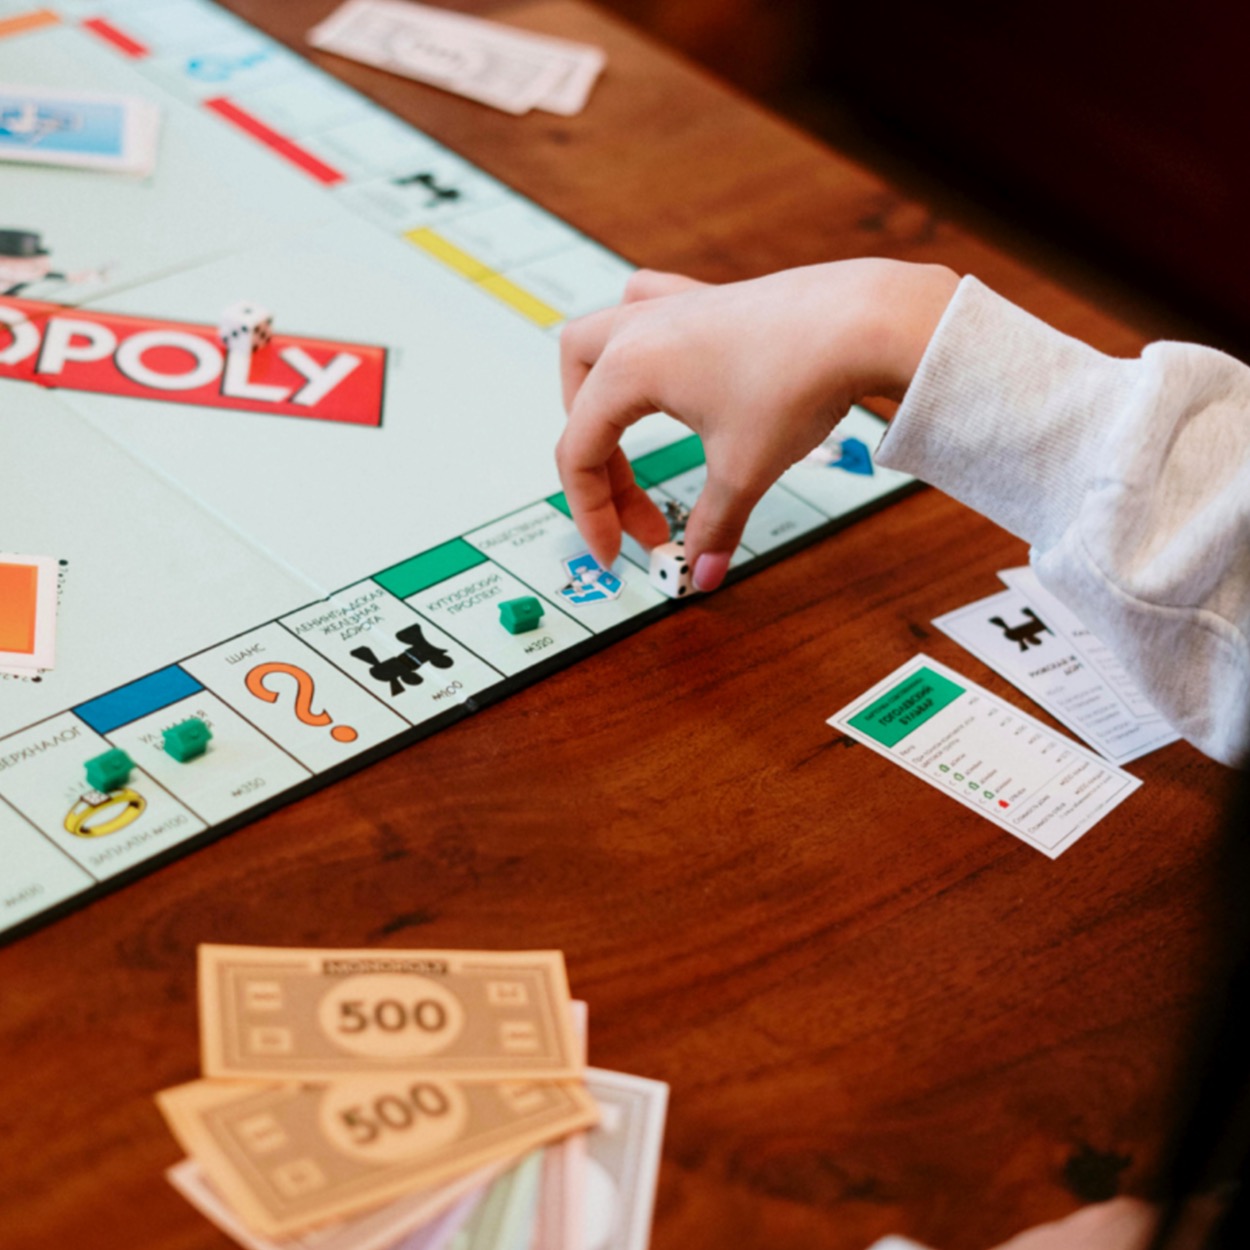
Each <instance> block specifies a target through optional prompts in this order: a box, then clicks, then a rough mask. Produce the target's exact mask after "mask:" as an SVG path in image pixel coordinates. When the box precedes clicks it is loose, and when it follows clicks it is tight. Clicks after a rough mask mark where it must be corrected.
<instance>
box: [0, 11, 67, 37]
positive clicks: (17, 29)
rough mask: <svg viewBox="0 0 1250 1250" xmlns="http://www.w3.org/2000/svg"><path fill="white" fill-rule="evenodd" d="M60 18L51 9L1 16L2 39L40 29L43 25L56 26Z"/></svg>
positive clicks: (0, 30)
mask: <svg viewBox="0 0 1250 1250" xmlns="http://www.w3.org/2000/svg"><path fill="white" fill-rule="evenodd" d="M60 20H61V19H60V18H59V17H57V15H56V14H55V13H53V12H52V10H51V9H35V10H33V11H32V12H30V13H19V14H18V15H17V16H16V17H0V39H7V38H8V37H9V36H10V35H21V34H24V33H25V32H26V31H28V30H38V29H39V28H40V27H41V26H56V25H57V24H58V23H59V22H60Z"/></svg>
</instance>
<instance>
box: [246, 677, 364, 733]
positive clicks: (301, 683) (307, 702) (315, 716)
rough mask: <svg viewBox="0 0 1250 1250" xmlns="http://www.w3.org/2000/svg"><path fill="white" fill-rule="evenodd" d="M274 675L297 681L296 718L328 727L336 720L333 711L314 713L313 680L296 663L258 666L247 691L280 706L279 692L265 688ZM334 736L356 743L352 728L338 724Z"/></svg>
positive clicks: (310, 723) (309, 723) (249, 681)
mask: <svg viewBox="0 0 1250 1250" xmlns="http://www.w3.org/2000/svg"><path fill="white" fill-rule="evenodd" d="M271 673H284V674H285V675H286V676H287V677H290V678H292V679H293V680H294V682H295V715H296V717H297V718H298V719H299V720H301V721H303V723H304V724H305V725H328V724H330V723H331V720H332V717H331V716H330V713H329V712H314V711H313V710H312V701H313V692H314V689H315V687H314V686H313V679H312V678H311V677H310V676H309V675H308V674H307V673H306V672H304V670H303V669H302V668H296V666H295V665H294V664H277V663H274V664H258V665H257V666H256V667H255V668H254V669H252V671H251V672H250V673H248V675H247V688H248V690H249V691H250V692H251V693H252V694H254V695H255V696H256V697H257V698H258V699H261V700H263V701H264V702H265V703H277V701H278V692H277V691H276V690H271V689H270V688H269V687H268V686H266V685H265V678H266V677H268V676H269V675H270V674H271ZM330 737H331V738H333V739H334V740H335V742H354V741H355V740H356V737H357V734H356V731H355V730H354V729H353V728H352V727H351V726H350V725H335V726H334V728H333V729H331V730H330Z"/></svg>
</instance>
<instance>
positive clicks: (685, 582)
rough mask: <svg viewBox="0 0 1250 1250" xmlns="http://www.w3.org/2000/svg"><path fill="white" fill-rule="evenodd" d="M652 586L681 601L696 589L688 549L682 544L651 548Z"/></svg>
mask: <svg viewBox="0 0 1250 1250" xmlns="http://www.w3.org/2000/svg"><path fill="white" fill-rule="evenodd" d="M651 585H652V586H654V587H655V588H656V590H658V591H659V592H660V593H661V594H662V595H667V596H668V597H669V598H670V599H680V598H682V596H684V595H688V594H690V592H691V591H692V590H693V589H694V583H693V581H692V580H691V574H690V565H689V564H688V563H687V562H686V549H685V547H684V546H682V544H681V543H661V544H660V545H659V546H658V547H652V548H651Z"/></svg>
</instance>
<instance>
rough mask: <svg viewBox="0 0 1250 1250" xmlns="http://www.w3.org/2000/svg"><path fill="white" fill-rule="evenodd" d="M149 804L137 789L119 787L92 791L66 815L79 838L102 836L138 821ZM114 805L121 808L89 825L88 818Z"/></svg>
mask: <svg viewBox="0 0 1250 1250" xmlns="http://www.w3.org/2000/svg"><path fill="white" fill-rule="evenodd" d="M147 805H148V801H147V799H145V798H144V797H143V795H141V794H140V793H139V792H138V791H137V790H129V789H125V790H115V791H114V792H113V793H112V794H101V793H100V792H99V791H98V790H89V791H88V792H87V793H86V794H84V795H83V796H82V797H81V798H80V799H79V800H78V802H77V803H75V804H74V806H73V807H71V808H70V809H69V814H68V815H67V816H66V817H65V828H66V829H67V830H68V831H69V832H70V833H72V834H73V835H74V837H76V838H102V837H104V836H106V835H107V834H110V833H116V832H117V831H118V830H119V829H124V828H125V827H126V826H127V825H128V824H130V823H131V822H132V821H135V820H138V819H139V817H140V816H141V815H142V814H143V810H144V808H146V807H147ZM110 807H120V810H119V811H118V812H117V813H116V814H115V815H113V816H107V817H105V819H103V820H99V821H97V822H96V823H95V824H92V825H89V824H87V819H88V817H90V816H93V815H95V813H96V812H102V811H105V810H107V809H108V808H110Z"/></svg>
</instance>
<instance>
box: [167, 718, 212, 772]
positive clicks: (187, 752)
mask: <svg viewBox="0 0 1250 1250" xmlns="http://www.w3.org/2000/svg"><path fill="white" fill-rule="evenodd" d="M212 736H213V731H212V730H211V729H209V727H208V726H207V725H206V724H205V723H204V722H203V721H202V720H200V718H199V717H198V716H192V717H191V718H190V719H189V720H184V721H179V722H178V724H176V725H171V726H170V727H169V728H168V729H166V730H165V731H164V733H163V734H161V740H162V742H163V744H164V746H165V754H166V755H172V756H173V757H174V759H176V760H177V761H178V763H179V764H185V763H186V762H187V761H188V760H193V759H195V758H196V757H197V756H200V755H203V754H204V752H205V751H207V750H208V740H209V739H210V738H211V737H212Z"/></svg>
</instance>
